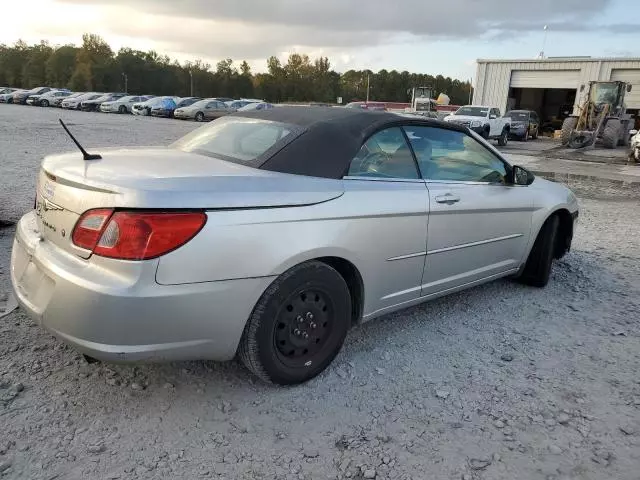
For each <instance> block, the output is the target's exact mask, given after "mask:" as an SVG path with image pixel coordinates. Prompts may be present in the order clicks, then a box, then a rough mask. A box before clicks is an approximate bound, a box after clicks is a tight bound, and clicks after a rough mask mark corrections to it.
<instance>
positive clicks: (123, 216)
mask: <svg viewBox="0 0 640 480" xmlns="http://www.w3.org/2000/svg"><path fill="white" fill-rule="evenodd" d="M102 218H104V220H103V221H102V222H101V221H100V219H102ZM107 220H108V221H107ZM206 221H207V217H206V215H205V214H204V213H202V212H115V213H114V212H113V211H112V210H89V211H88V212H86V213H85V214H84V215H83V216H82V217H81V218H80V220H78V223H77V224H76V227H75V229H74V232H73V243H75V244H76V245H78V246H79V247H82V248H86V249H89V250H91V251H92V252H93V253H94V254H96V255H100V256H103V257H109V258H118V259H123V260H147V259H150V258H155V257H159V256H161V255H164V254H166V253H168V252H170V251H172V250H175V249H176V248H178V247H180V246H182V245H184V244H185V243H187V242H188V241H189V240H191V239H192V238H193V237H194V236H195V235H196V234H197V233H198V232H199V231H200V229H201V228H202V227H203V226H204V224H205V222H206ZM96 230H97V233H96V234H94V235H91V234H93V233H94V232H95V231H96ZM76 231H78V235H79V237H78V240H79V241H76ZM91 242H93V243H91Z"/></svg>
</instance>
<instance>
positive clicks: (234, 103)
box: [224, 100, 256, 112]
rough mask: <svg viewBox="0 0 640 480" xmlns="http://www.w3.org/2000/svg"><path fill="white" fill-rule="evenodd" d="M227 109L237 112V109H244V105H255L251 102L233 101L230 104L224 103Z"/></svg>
mask: <svg viewBox="0 0 640 480" xmlns="http://www.w3.org/2000/svg"><path fill="white" fill-rule="evenodd" d="M224 103H225V105H226V106H227V107H229V109H230V110H231V111H233V112H235V111H236V110H238V109H239V108H242V107H244V106H245V105H249V104H250V103H256V102H254V101H251V100H233V101H231V102H224Z"/></svg>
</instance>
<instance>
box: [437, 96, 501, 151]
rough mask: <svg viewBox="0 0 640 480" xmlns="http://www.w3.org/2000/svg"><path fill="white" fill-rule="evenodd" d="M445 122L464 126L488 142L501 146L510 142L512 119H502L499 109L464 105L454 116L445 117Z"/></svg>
mask: <svg viewBox="0 0 640 480" xmlns="http://www.w3.org/2000/svg"><path fill="white" fill-rule="evenodd" d="M444 121H445V122H450V123H454V124H456V125H463V126H465V127H467V128H469V129H470V130H473V131H474V132H476V133H477V134H479V135H482V136H483V137H484V138H485V139H487V140H488V139H495V140H498V145H500V146H504V145H506V144H507V141H508V140H509V131H510V128H511V119H510V118H508V117H501V115H500V109H499V108H497V107H491V106H482V105H464V106H462V107H460V108H459V109H458V110H456V111H455V112H454V113H453V114H452V115H447V116H446V117H444Z"/></svg>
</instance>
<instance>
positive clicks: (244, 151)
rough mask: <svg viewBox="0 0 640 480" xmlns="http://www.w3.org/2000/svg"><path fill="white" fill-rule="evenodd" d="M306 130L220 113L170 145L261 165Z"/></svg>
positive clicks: (244, 163) (248, 164)
mask: <svg viewBox="0 0 640 480" xmlns="http://www.w3.org/2000/svg"><path fill="white" fill-rule="evenodd" d="M303 131H304V129H303V128H301V127H299V126H296V125H288V124H285V123H279V122H272V121H269V120H262V119H257V118H249V117H236V116H233V117H221V118H218V119H217V120H214V121H213V122H211V123H209V124H207V125H205V126H203V127H200V128H198V129H196V130H194V131H193V132H191V133H189V134H187V135H185V136H184V137H182V138H181V139H179V140H177V141H176V142H174V143H173V144H172V145H171V147H172V148H176V149H178V150H182V151H184V152H192V153H198V154H201V155H206V156H210V157H215V158H220V159H223V160H227V161H230V162H234V163H240V164H243V165H247V166H252V167H257V166H260V164H262V163H263V162H264V161H265V160H267V159H268V158H269V157H271V155H273V154H274V153H275V152H277V151H278V150H280V149H281V148H282V147H284V146H285V145H286V144H288V143H289V142H291V141H292V140H293V139H295V138H296V137H297V136H298V135H300V134H301V133H302V132H303Z"/></svg>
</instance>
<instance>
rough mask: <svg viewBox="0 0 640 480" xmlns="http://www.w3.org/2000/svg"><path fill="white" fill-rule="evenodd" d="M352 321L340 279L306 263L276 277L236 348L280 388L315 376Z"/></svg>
mask: <svg viewBox="0 0 640 480" xmlns="http://www.w3.org/2000/svg"><path fill="white" fill-rule="evenodd" d="M350 320H351V296H350V294H349V288H348V287H347V284H346V282H345V280H344V278H342V276H341V275H340V274H339V273H338V272H337V271H336V270H335V269H333V268H332V267H330V266H329V265H327V264H325V263H322V262H318V261H310V262H305V263H302V264H300V265H297V266H295V267H293V268H291V269H289V270H287V271H286V272H285V273H283V274H282V275H280V277H278V278H277V279H276V280H275V281H274V282H273V283H272V284H271V285H270V286H269V288H267V290H266V291H265V292H264V293H263V294H262V296H261V297H260V300H258V303H257V304H256V306H255V307H254V309H253V312H252V313H251V316H250V317H249V320H248V322H247V325H246V326H245V329H244V333H243V335H242V339H241V340H240V346H239V351H238V353H239V357H240V359H241V360H242V363H243V364H244V365H245V366H246V367H247V368H248V369H249V370H250V371H251V372H253V373H254V374H255V375H256V376H258V377H260V378H261V379H262V380H265V381H267V382H273V383H277V384H280V385H292V384H297V383H302V382H305V381H307V380H310V379H311V378H313V377H315V376H316V375H318V374H319V373H320V372H322V371H323V370H324V369H325V368H327V366H328V365H329V364H330V363H331V362H332V361H333V359H334V358H335V356H336V355H337V354H338V352H339V351H340V348H341V347H342V344H343V343H344V339H345V337H346V334H347V330H348V328H349V324H350Z"/></svg>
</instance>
